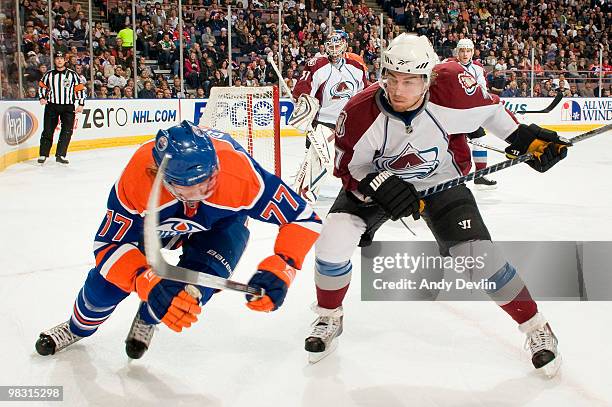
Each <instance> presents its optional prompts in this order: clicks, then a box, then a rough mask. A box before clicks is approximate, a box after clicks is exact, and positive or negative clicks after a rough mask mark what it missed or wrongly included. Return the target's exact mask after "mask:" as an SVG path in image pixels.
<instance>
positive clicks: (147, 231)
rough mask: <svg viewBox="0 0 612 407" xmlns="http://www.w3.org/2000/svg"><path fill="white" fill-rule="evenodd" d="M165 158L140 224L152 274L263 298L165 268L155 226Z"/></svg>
mask: <svg viewBox="0 0 612 407" xmlns="http://www.w3.org/2000/svg"><path fill="white" fill-rule="evenodd" d="M169 159H170V156H169V155H166V156H164V159H163V160H162V162H161V164H160V166H159V168H158V170H157V175H156V176H155V181H154V182H153V187H152V189H151V195H150V196H149V201H148V203H147V213H146V216H145V220H144V243H145V252H146V256H147V262H148V263H149V265H150V266H151V267H152V269H153V272H154V273H155V274H157V275H158V276H159V277H162V278H166V279H168V280H173V281H180V282H182V283H187V284H195V285H200V286H204V287H210V288H215V289H220V290H230V291H237V292H241V293H247V294H252V295H254V296H257V297H263V296H264V295H265V291H264V290H263V289H261V288H256V287H251V286H249V285H247V284H243V283H239V282H236V281H232V280H228V279H226V278H223V277H218V276H214V275H211V274H206V273H200V272H197V271H194V270H190V269H186V268H184V267H179V266H173V265H171V264H168V263H167V262H166V261H165V260H164V258H163V257H162V255H161V251H160V250H161V241H160V239H159V236H158V234H157V230H156V229H157V225H158V223H159V210H158V205H159V199H160V196H161V186H162V179H163V176H164V175H163V174H164V170H165V169H166V166H167V165H168V160H169Z"/></svg>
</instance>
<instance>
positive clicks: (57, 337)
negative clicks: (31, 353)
mask: <svg viewBox="0 0 612 407" xmlns="http://www.w3.org/2000/svg"><path fill="white" fill-rule="evenodd" d="M81 339H83V337H82V336H78V335H75V334H73V333H72V331H70V324H69V322H68V321H66V322H62V323H61V324H59V325H57V326H55V327H53V328H51V329H49V330H48V331H44V332H41V334H40V336H39V338H38V340H37V341H36V351H37V352H38V353H39V354H40V355H43V356H47V355H53V354H55V352H59V351H60V350H62V349H64V348H66V347H67V346H70V345H72V344H73V343H75V342H76V341H79V340H81Z"/></svg>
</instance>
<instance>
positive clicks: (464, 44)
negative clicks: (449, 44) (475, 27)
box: [457, 38, 474, 50]
mask: <svg viewBox="0 0 612 407" xmlns="http://www.w3.org/2000/svg"><path fill="white" fill-rule="evenodd" d="M463 48H467V49H474V43H473V42H472V40H470V39H469V38H462V39H460V40H459V42H458V43H457V50H460V49H463Z"/></svg>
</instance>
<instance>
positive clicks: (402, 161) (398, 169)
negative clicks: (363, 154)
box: [374, 144, 440, 180]
mask: <svg viewBox="0 0 612 407" xmlns="http://www.w3.org/2000/svg"><path fill="white" fill-rule="evenodd" d="M374 165H375V166H376V168H377V169H379V170H381V171H383V170H387V171H390V172H392V173H393V174H395V175H397V176H399V177H401V178H402V179H405V180H411V179H423V178H427V177H429V175H431V174H432V173H433V172H434V171H435V170H436V168H438V166H439V165H440V160H438V147H433V148H430V149H427V150H417V149H416V148H414V147H412V146H411V145H410V144H408V146H406V148H405V149H404V151H402V152H401V153H400V154H399V155H397V156H394V157H384V156H383V157H379V158H377V159H375V160H374Z"/></svg>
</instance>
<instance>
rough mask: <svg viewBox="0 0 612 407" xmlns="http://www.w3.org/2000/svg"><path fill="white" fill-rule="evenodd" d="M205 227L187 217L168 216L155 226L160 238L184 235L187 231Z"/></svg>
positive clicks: (200, 229)
mask: <svg viewBox="0 0 612 407" xmlns="http://www.w3.org/2000/svg"><path fill="white" fill-rule="evenodd" d="M205 230H206V228H205V227H203V226H202V225H200V224H199V223H196V222H192V221H190V220H187V219H179V218H168V219H166V220H164V221H163V222H161V223H160V224H159V226H158V227H157V233H159V237H160V238H162V239H163V238H166V237H172V236H176V235H185V234H188V233H195V232H203V231H205Z"/></svg>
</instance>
